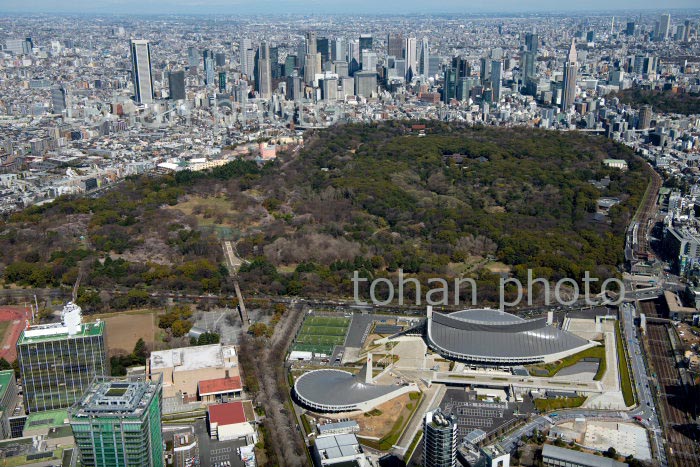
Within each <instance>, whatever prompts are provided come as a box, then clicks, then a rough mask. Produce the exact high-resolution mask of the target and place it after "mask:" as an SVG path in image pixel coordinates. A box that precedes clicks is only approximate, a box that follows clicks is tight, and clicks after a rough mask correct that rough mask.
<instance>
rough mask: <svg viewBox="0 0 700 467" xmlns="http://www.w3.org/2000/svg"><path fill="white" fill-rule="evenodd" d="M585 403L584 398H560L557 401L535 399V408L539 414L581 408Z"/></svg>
mask: <svg viewBox="0 0 700 467" xmlns="http://www.w3.org/2000/svg"><path fill="white" fill-rule="evenodd" d="M585 401H586V397H585V396H578V397H560V398H558V399H535V407H536V408H537V410H539V411H541V412H549V411H552V410H558V409H569V408H574V407H581V405H582V404H583V403H584V402H585Z"/></svg>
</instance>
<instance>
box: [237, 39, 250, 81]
mask: <svg viewBox="0 0 700 467" xmlns="http://www.w3.org/2000/svg"><path fill="white" fill-rule="evenodd" d="M249 50H253V42H252V41H251V40H250V39H247V38H244V39H241V40H240V41H239V42H238V61H239V62H240V64H241V73H243V74H244V75H246V76H251V74H252V73H253V70H252V68H248V65H249V63H250V64H252V62H249V61H248V51H249Z"/></svg>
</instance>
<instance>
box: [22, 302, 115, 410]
mask: <svg viewBox="0 0 700 467" xmlns="http://www.w3.org/2000/svg"><path fill="white" fill-rule="evenodd" d="M62 319H63V322H62V323H60V324H47V325H40V326H30V327H29V328H27V329H25V330H24V331H22V334H21V335H20V337H19V339H18V340H17V359H18V361H19V370H20V374H21V376H22V387H23V393H24V406H25V408H26V409H27V411H28V412H38V411H41V410H52V409H61V408H67V407H70V406H71V405H73V404H74V403H75V401H76V400H78V399H79V398H80V397H81V396H82V395H83V392H85V390H86V389H87V388H88V387H89V386H90V383H91V381H92V380H93V379H94V378H95V377H96V376H104V375H106V374H107V373H108V372H107V351H106V347H105V323H104V321H102V322H97V323H85V324H82V323H81V316H80V307H78V306H77V305H74V304H72V303H69V304H68V305H66V307H65V308H64V310H63V313H62Z"/></svg>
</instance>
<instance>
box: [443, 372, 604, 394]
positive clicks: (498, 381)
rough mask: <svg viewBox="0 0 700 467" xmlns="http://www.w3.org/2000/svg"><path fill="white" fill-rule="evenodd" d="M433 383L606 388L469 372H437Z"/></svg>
mask: <svg viewBox="0 0 700 467" xmlns="http://www.w3.org/2000/svg"><path fill="white" fill-rule="evenodd" d="M431 380H432V382H433V383H448V384H464V385H471V384H478V385H480V386H491V387H510V386H514V387H518V388H529V389H548V390H551V391H579V392H585V393H596V394H599V393H603V392H605V388H603V385H602V384H601V382H600V381H572V380H571V379H570V378H556V377H553V378H545V377H537V376H518V375H507V374H501V373H498V374H494V375H493V376H490V375H484V374H483V373H479V372H472V371H468V372H465V373H464V374H457V375H455V374H454V373H451V372H436V373H435V375H434V376H433V378H432V379H431Z"/></svg>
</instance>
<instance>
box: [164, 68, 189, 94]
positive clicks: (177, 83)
mask: <svg viewBox="0 0 700 467" xmlns="http://www.w3.org/2000/svg"><path fill="white" fill-rule="evenodd" d="M168 88H169V90H170V99H171V100H174V101H177V100H184V99H185V98H186V97H187V95H186V94H185V72H184V71H183V70H178V71H171V72H170V74H169V75H168Z"/></svg>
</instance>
